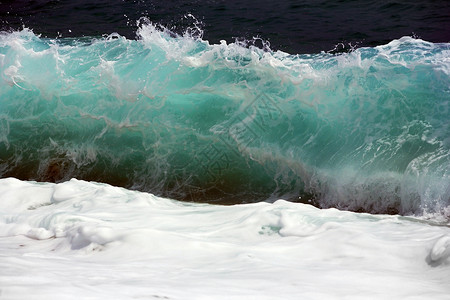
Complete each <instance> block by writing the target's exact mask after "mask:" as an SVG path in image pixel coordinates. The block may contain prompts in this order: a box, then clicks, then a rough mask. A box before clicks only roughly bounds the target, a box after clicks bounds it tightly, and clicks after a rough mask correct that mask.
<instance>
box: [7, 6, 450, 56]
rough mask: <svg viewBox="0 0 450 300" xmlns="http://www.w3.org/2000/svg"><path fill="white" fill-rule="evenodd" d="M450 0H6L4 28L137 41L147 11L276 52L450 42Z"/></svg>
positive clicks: (178, 25)
mask: <svg viewBox="0 0 450 300" xmlns="http://www.w3.org/2000/svg"><path fill="white" fill-rule="evenodd" d="M449 3H450V1H444V0H439V1H414V0H398V1H375V0H362V1H356V0H340V1H336V0H333V1H328V0H327V1H325V0H308V1H304V0H301V1H293V0H283V1H273V0H270V1H269V0H260V1H249V0H243V1H224V0H189V1H147V0H145V1H144V0H129V1H128V0H99V1H86V0H76V1H57V0H52V1H45V0H37V1H23V0H14V1H0V29H3V30H5V29H11V28H12V29H18V28H21V27H22V26H25V27H28V28H31V29H33V30H34V32H35V33H37V34H43V35H44V36H47V37H57V36H62V37H80V36H98V35H103V34H110V33H113V32H117V33H119V34H121V35H123V36H125V37H127V38H134V37H135V34H136V29H137V25H136V21H137V20H138V19H139V18H140V17H142V16H145V17H147V18H148V19H150V21H152V22H153V23H158V24H162V25H164V26H166V27H168V28H169V29H171V30H172V31H175V32H178V33H180V32H183V31H185V29H186V28H187V27H189V26H192V23H193V22H192V19H191V18H186V16H187V15H188V14H192V15H193V16H194V17H195V18H196V19H197V20H199V21H200V22H202V23H203V25H202V27H203V29H204V39H205V40H208V41H210V42H211V43H218V42H219V41H220V40H226V41H227V42H231V41H234V40H235V39H236V38H239V39H252V38H253V37H260V38H262V39H263V40H265V41H269V42H270V45H271V46H270V47H271V48H272V49H274V50H283V51H285V52H289V53H292V54H294V53H317V52H320V51H329V50H332V49H335V48H336V45H338V47H337V49H336V50H337V51H347V50H348V49H350V48H352V47H360V46H376V45H381V44H386V43H387V42H390V41H391V40H393V39H398V38H400V37H402V36H417V37H419V38H421V39H424V40H427V41H430V42H449V41H450V17H449V16H450V4H449Z"/></svg>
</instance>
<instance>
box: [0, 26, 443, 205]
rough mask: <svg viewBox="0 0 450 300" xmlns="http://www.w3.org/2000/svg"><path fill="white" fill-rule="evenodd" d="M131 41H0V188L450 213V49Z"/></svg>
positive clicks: (166, 37) (160, 35)
mask: <svg viewBox="0 0 450 300" xmlns="http://www.w3.org/2000/svg"><path fill="white" fill-rule="evenodd" d="M138 35H139V36H140V39H139V40H127V39H125V38H123V37H120V36H117V35H111V36H109V37H105V38H100V39H94V40H86V39H85V40H68V39H64V40H57V41H54V40H48V39H42V38H39V37H37V36H36V35H34V34H33V33H32V32H30V31H28V30H24V31H21V32H13V33H3V34H2V35H1V36H0V73H1V79H0V174H1V176H2V177H7V176H14V177H17V178H20V179H33V180H39V181H63V180H67V179H69V178H72V177H76V178H79V179H85V180H93V181H100V182H107V183H110V184H114V185H120V186H125V187H128V188H133V189H139V190H144V191H151V192H153V193H156V194H159V195H164V196H169V197H173V198H177V199H182V200H190V201H206V202H216V203H242V202H253V201H259V200H266V199H275V198H280V197H283V198H286V199H289V200H294V201H312V202H314V203H315V204H317V205H319V206H321V207H330V206H334V207H339V208H344V209H351V210H363V211H370V212H388V213H392V212H401V213H410V212H419V211H422V210H425V211H430V212H435V211H439V210H442V209H445V208H446V207H448V206H449V205H450V125H449V123H450V122H449V120H450V118H449V117H450V111H449V107H450V78H449V74H450V50H449V44H433V43H428V42H425V41H422V40H417V39H412V38H406V37H405V38H402V39H400V40H395V41H392V42H391V43H389V44H388V45H384V46H378V47H375V48H360V49H358V50H356V51H354V52H351V53H348V54H341V55H337V56H333V55H329V54H324V53H323V54H316V55H301V56H296V55H290V54H286V53H282V52H267V51H266V52H265V51H262V50H260V49H258V48H252V47H250V48H245V47H242V46H240V45H236V44H225V43H222V44H219V45H210V44H209V43H208V42H207V41H202V40H199V39H195V38H191V37H187V36H186V37H180V36H174V35H173V34H171V33H169V32H166V31H164V30H156V29H155V28H154V27H153V26H152V25H145V26H142V28H141V29H140V30H139V32H138ZM299 197H300V198H299Z"/></svg>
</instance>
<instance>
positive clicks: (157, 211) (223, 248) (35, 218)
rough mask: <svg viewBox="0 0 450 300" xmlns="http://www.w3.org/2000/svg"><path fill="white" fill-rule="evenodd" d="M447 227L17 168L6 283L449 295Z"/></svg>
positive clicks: (5, 221)
mask: <svg viewBox="0 0 450 300" xmlns="http://www.w3.org/2000/svg"><path fill="white" fill-rule="evenodd" d="M448 226H449V224H434V225H433V223H431V222H428V221H424V220H421V219H417V218H405V217H399V216H387V215H369V214H357V213H351V212H343V211H338V210H336V209H324V210H320V209H317V208H315V207H312V206H309V205H304V204H298V203H291V202H287V201H284V200H279V201H276V202H274V203H273V204H270V203H255V204H245V205H234V206H215V205H208V204H189V203H183V202H177V201H174V200H170V199H164V198H159V197H156V196H153V195H151V194H146V193H140V192H135V191H128V190H125V189H121V188H116V187H112V186H108V185H105V184H97V183H88V182H84V181H79V180H71V181H69V182H65V183H61V184H39V183H34V182H24V181H19V180H16V179H12V178H9V179H1V180H0V232H1V238H0V249H1V251H0V253H2V254H0V257H1V259H0V265H1V267H2V270H3V272H2V273H1V274H0V282H2V296H4V297H6V298H20V297H22V296H25V295H30V293H31V292H33V293H34V294H35V295H36V299H44V298H45V297H47V298H48V297H50V296H51V297H58V298H62V299H71V297H72V296H74V297H75V296H77V297H85V296H86V297H87V296H89V297H91V298H94V299H97V298H100V297H114V298H121V299H128V298H130V299H131V298H133V297H138V296H143V295H164V297H168V298H171V299H186V298H189V299H191V298H199V297H206V298H208V297H214V298H217V299H225V298H229V297H232V298H242V297H258V298H261V299H274V298H278V297H280V295H282V296H283V298H286V299H297V298H298V297H302V298H305V297H306V298H310V299H323V297H325V298H329V297H338V298H341V297H350V298H355V299H356V298H361V297H364V296H367V295H368V294H370V295H371V297H374V298H385V297H396V298H397V297H400V298H409V297H415V296H417V295H418V294H420V295H433V298H434V299H446V297H447V295H448V293H449V292H450V290H449V286H448V280H447V276H446V275H447V274H448V272H449V268H450V258H449V256H450V255H449V253H450V252H449V249H450V248H449V245H450V243H449V241H450V239H449V236H450V228H449V227H448ZM30 266H33V267H32V268H31V267H30ZM343 274H344V275H345V276H344V275H343ZM343 276H344V277H343ZM280 278H282V279H280ZM12 279H14V280H12ZM50 282H51V284H50ZM149 283H151V284H149ZM355 286H358V288H357V289H355ZM380 286H382V287H383V288H382V289H380ZM386 287H388V288H386Z"/></svg>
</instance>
